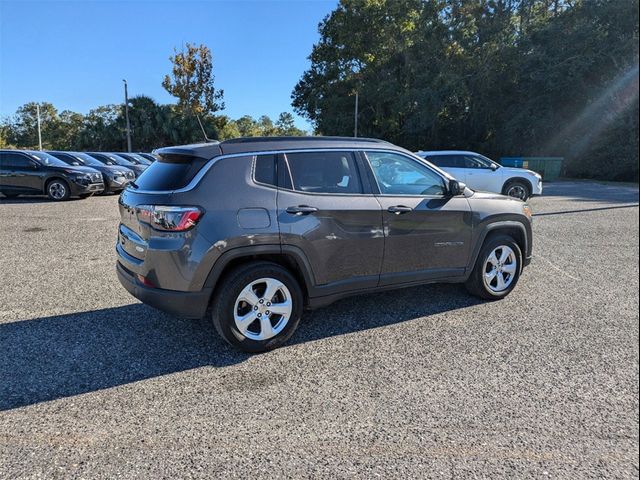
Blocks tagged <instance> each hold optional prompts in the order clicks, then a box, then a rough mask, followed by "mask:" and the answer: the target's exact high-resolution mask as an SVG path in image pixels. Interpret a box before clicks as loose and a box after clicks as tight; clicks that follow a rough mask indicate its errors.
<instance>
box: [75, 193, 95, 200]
mask: <svg viewBox="0 0 640 480" xmlns="http://www.w3.org/2000/svg"><path fill="white" fill-rule="evenodd" d="M78 197H80V198H83V199H84V198H89V197H93V192H91V193H82V194H80V195H78Z"/></svg>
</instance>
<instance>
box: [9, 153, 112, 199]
mask: <svg viewBox="0 0 640 480" xmlns="http://www.w3.org/2000/svg"><path fill="white" fill-rule="evenodd" d="M103 190H104V182H103V181H102V174H101V173H100V172H98V171H97V170H94V169H93V168H89V167H83V166H73V167H72V166H70V165H67V164H66V163H64V162H63V161H62V160H58V159H57V158H56V157H54V156H52V155H49V154H48V153H46V152H40V151H32V150H0V192H1V193H3V194H4V195H5V196H7V197H16V196H18V195H22V194H24V195H41V194H45V195H48V196H49V198H51V199H53V200H66V199H68V198H69V197H71V196H78V197H81V198H86V197H89V196H91V195H93V194H94V193H101V192H102V191H103Z"/></svg>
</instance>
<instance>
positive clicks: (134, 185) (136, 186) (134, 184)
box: [129, 182, 140, 190]
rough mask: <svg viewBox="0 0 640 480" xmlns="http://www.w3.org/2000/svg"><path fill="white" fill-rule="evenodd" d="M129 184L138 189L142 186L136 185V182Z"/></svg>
mask: <svg viewBox="0 0 640 480" xmlns="http://www.w3.org/2000/svg"><path fill="white" fill-rule="evenodd" d="M129 185H130V186H132V187H133V188H135V189H136V190H137V189H138V188H140V187H139V186H138V185H136V182H129Z"/></svg>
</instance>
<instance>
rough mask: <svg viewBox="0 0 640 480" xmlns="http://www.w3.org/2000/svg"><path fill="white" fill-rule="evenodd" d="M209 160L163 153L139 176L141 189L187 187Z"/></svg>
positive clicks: (138, 180) (138, 183) (137, 181)
mask: <svg viewBox="0 0 640 480" xmlns="http://www.w3.org/2000/svg"><path fill="white" fill-rule="evenodd" d="M207 162H208V160H205V159H204V158H198V157H189V156H182V155H163V156H162V157H160V160H158V161H156V162H153V163H152V164H151V165H149V166H148V167H147V169H146V170H145V171H144V172H143V173H142V175H140V176H139V177H138V179H137V180H136V185H137V186H138V187H139V188H140V189H141V190H177V189H179V188H183V187H186V186H187V185H188V184H189V182H190V181H191V180H193V177H195V176H196V174H197V173H198V172H199V171H200V170H201V169H202V167H203V166H204V165H205V164H206V163H207Z"/></svg>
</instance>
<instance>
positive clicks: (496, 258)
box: [465, 235, 522, 300]
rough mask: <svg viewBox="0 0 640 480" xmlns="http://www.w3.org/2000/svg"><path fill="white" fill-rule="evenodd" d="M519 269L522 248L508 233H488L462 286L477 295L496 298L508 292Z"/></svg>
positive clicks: (520, 266) (516, 277) (514, 284)
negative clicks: (489, 235)
mask: <svg viewBox="0 0 640 480" xmlns="http://www.w3.org/2000/svg"><path fill="white" fill-rule="evenodd" d="M521 273H522V252H521V250H520V247H519V246H518V244H517V243H516V241H515V240H514V239H513V238H512V237H511V236H509V235H496V236H493V237H490V238H489V239H488V240H487V241H486V242H485V244H484V245H483V247H482V250H480V254H479V255H478V259H477V260H476V264H475V266H474V269H473V272H472V273H471V276H470V277H469V279H468V280H467V282H466V284H465V286H466V287H467V290H468V291H469V292H470V293H471V294H473V295H475V296H477V297H480V298H484V299H487V300H499V299H501V298H504V297H506V296H507V295H509V293H511V291H512V290H513V289H514V288H515V286H516V284H517V283H518V279H519V278H520V274H521Z"/></svg>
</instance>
